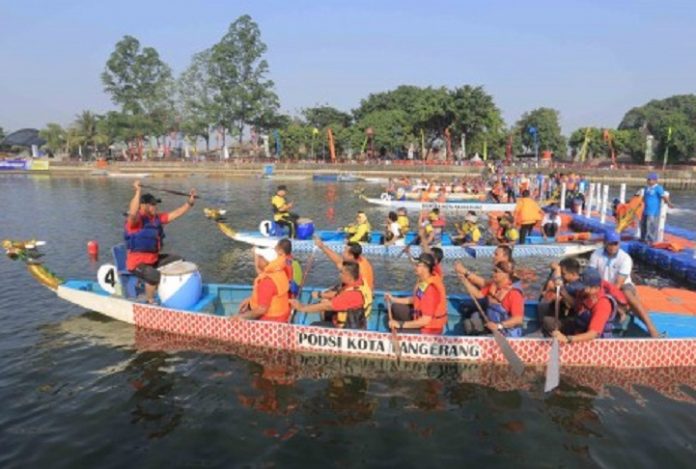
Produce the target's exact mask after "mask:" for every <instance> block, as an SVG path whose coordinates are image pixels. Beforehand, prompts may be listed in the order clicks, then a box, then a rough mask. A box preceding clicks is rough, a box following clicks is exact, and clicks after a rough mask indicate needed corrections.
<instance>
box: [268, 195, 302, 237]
mask: <svg viewBox="0 0 696 469" xmlns="http://www.w3.org/2000/svg"><path fill="white" fill-rule="evenodd" d="M287 193H288V188H287V187H286V186H285V185H284V184H281V185H280V186H278V189H277V190H276V193H275V195H274V196H273V197H272V198H271V205H272V206H273V221H274V222H276V224H278V225H280V226H287V227H288V230H289V234H288V236H289V237H290V238H294V237H295V234H296V233H297V220H298V219H299V218H300V216H299V215H297V214H296V213H292V212H291V211H290V209H292V206H293V203H292V202H288V201H287V200H286V199H285V196H286V195H287Z"/></svg>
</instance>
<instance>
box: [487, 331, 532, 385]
mask: <svg viewBox="0 0 696 469" xmlns="http://www.w3.org/2000/svg"><path fill="white" fill-rule="evenodd" d="M493 338H494V339H495V342H496V343H497V344H498V347H500V351H501V352H503V356H504V357H505V359H506V360H507V361H508V363H509V364H510V366H511V367H512V371H514V372H515V374H516V375H517V376H522V373H524V363H523V362H522V359H521V358H520V357H519V356H518V355H517V354H516V353H515V351H514V350H512V347H511V346H510V343H509V342H508V341H507V339H506V338H505V337H503V334H501V333H500V332H499V331H493Z"/></svg>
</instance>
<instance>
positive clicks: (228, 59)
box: [209, 15, 278, 143]
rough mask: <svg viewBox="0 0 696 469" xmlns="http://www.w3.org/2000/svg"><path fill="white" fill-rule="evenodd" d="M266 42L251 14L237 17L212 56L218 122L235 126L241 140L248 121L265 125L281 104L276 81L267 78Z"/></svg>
mask: <svg viewBox="0 0 696 469" xmlns="http://www.w3.org/2000/svg"><path fill="white" fill-rule="evenodd" d="M265 52H266V44H264V43H263V41H262V40H261V31H260V30H259V27H258V25H257V24H256V23H255V22H254V21H253V20H252V19H251V17H250V16H248V15H244V16H241V17H239V18H238V19H237V20H236V21H234V22H233V23H232V24H231V25H230V27H229V29H228V31H227V34H225V35H224V36H223V37H222V39H220V42H218V43H217V44H215V45H214V46H213V47H212V50H211V56H210V67H209V73H210V85H211V88H212V89H213V93H214V97H215V98H214V99H215V103H216V104H217V106H218V109H219V110H220V111H219V113H220V114H219V116H218V117H219V120H218V122H219V123H220V124H221V125H223V126H224V127H225V128H227V129H230V130H233V129H234V130H235V131H236V133H237V135H238V137H239V141H240V143H241V141H242V135H243V132H244V128H245V126H247V125H259V126H262V125H264V124H265V123H266V122H267V121H268V120H269V117H270V115H272V114H274V113H275V110H276V109H277V108H278V97H277V96H276V94H275V92H274V90H273V88H274V84H273V81H271V80H269V79H267V78H266V75H267V74H268V63H267V62H266V60H265V59H263V58H262V57H263V54H264V53H265Z"/></svg>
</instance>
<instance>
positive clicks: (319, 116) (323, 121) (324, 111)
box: [302, 105, 353, 129]
mask: <svg viewBox="0 0 696 469" xmlns="http://www.w3.org/2000/svg"><path fill="white" fill-rule="evenodd" d="M302 115H303V116H304V118H305V120H306V121H307V123H308V124H309V125H311V126H313V127H316V128H318V129H325V128H327V127H331V126H340V127H350V125H351V123H352V122H353V117H352V116H351V115H350V114H348V113H347V112H342V111H339V110H338V109H336V108H334V107H331V106H327V105H324V106H317V107H311V108H307V109H304V110H303V111H302Z"/></svg>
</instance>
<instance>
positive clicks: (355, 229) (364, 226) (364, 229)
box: [346, 221, 371, 243]
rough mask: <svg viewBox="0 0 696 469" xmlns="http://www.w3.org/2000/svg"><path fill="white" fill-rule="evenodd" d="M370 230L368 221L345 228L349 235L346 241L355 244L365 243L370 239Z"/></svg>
mask: <svg viewBox="0 0 696 469" xmlns="http://www.w3.org/2000/svg"><path fill="white" fill-rule="evenodd" d="M370 229H371V227H370V222H369V221H366V222H365V223H360V224H358V225H351V226H349V227H347V228H346V233H348V234H349V235H351V236H350V238H348V241H349V242H357V243H360V242H364V241H367V240H368V238H369V237H370Z"/></svg>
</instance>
